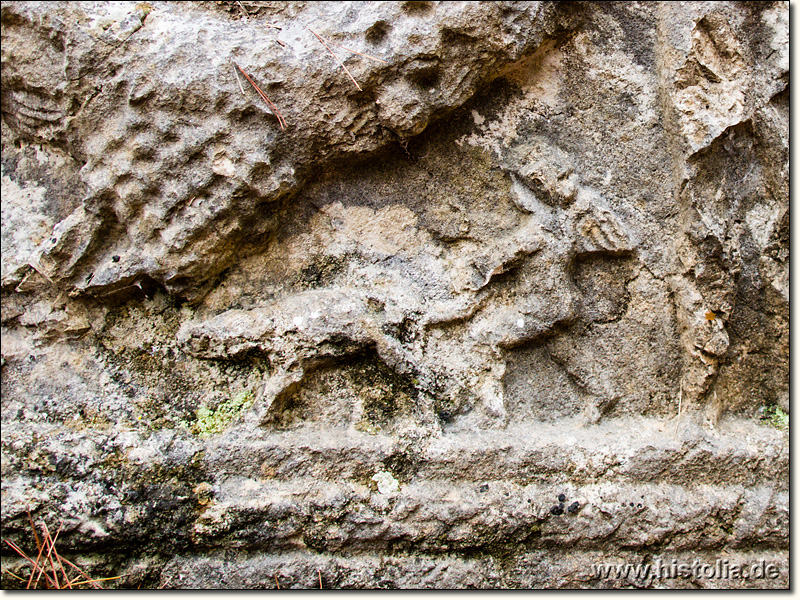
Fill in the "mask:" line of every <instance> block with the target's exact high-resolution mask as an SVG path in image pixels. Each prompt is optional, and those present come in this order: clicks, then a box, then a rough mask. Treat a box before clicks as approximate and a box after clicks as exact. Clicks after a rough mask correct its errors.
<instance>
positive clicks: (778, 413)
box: [761, 406, 789, 431]
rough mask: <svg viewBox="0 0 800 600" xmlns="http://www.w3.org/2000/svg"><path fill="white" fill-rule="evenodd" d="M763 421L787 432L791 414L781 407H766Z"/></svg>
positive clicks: (762, 417) (763, 412)
mask: <svg viewBox="0 0 800 600" xmlns="http://www.w3.org/2000/svg"><path fill="white" fill-rule="evenodd" d="M761 420H762V421H764V422H765V423H766V424H767V425H771V426H772V427H774V428H775V429H780V430H781V431H787V430H788V429H789V413H787V412H786V411H785V410H783V409H782V408H781V407H780V406H765V407H764V409H763V411H762V416H761Z"/></svg>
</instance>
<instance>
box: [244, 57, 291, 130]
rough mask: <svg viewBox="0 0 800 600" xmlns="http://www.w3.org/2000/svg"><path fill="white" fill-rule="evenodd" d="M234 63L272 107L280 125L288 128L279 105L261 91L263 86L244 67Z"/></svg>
mask: <svg viewBox="0 0 800 600" xmlns="http://www.w3.org/2000/svg"><path fill="white" fill-rule="evenodd" d="M233 64H234V65H235V66H236V68H237V69H239V70H240V71H241V72H242V75H244V78H245V79H247V81H249V82H250V85H252V86H253V87H254V88H255V90H256V92H258V95H259V96H261V99H262V100H263V101H264V102H266V103H267V106H269V108H270V110H271V111H272V113H273V114H274V115H275V116H276V117H277V118H278V125H280V126H281V129H286V120H285V119H284V118H283V115H282V114H281V113H280V111H279V110H278V107H277V106H275V105H274V104H273V103H272V100H270V99H269V98H267V95H266V94H265V93H264V92H263V91H261V88H260V87H258V85H256V82H255V81H253V80H252V79H251V78H250V75H248V74H247V73H245V71H244V69H242V67H240V66H239V65H237V64H236V63H233Z"/></svg>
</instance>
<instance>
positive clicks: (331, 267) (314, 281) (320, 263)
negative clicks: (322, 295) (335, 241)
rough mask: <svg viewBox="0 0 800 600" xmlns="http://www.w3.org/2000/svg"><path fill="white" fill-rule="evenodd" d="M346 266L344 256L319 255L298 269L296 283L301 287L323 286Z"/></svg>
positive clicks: (331, 280) (330, 281) (331, 281)
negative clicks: (298, 273)
mask: <svg viewBox="0 0 800 600" xmlns="http://www.w3.org/2000/svg"><path fill="white" fill-rule="evenodd" d="M346 268H347V259H346V258H337V257H333V256H320V257H318V258H316V259H315V260H314V261H313V262H311V263H310V264H308V265H307V266H306V267H304V268H303V269H302V270H301V271H300V275H299V277H298V283H300V286H301V287H302V288H303V289H311V288H318V287H325V286H327V285H330V284H331V283H333V281H334V280H335V279H336V277H338V276H339V275H340V274H341V273H342V272H344V271H345V269H346Z"/></svg>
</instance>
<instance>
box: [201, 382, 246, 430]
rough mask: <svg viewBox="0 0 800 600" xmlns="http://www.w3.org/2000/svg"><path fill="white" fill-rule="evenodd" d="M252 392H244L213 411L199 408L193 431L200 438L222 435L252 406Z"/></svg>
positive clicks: (202, 407)
mask: <svg viewBox="0 0 800 600" xmlns="http://www.w3.org/2000/svg"><path fill="white" fill-rule="evenodd" d="M253 399H254V398H253V392H252V391H250V390H244V391H242V392H240V393H238V394H236V395H235V396H232V397H231V398H229V399H228V400H226V401H224V402H222V403H220V404H219V405H218V406H217V407H216V408H215V409H211V408H209V407H208V406H201V407H200V408H198V409H197V422H196V423H195V425H194V428H193V431H194V432H195V433H196V434H198V435H199V436H200V437H209V436H212V435H215V434H218V433H222V432H223V431H224V430H225V429H226V428H227V427H228V426H229V425H230V424H231V423H232V422H233V421H234V420H235V419H236V418H237V417H239V415H241V414H242V413H243V412H244V411H245V410H247V409H248V408H250V407H251V406H252V405H253Z"/></svg>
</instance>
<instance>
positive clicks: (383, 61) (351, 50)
mask: <svg viewBox="0 0 800 600" xmlns="http://www.w3.org/2000/svg"><path fill="white" fill-rule="evenodd" d="M312 33H313V32H312ZM328 41H329V42H330V43H331V44H333V45H334V46H338V47H339V48H341V49H342V50H347V51H348V52H352V53H353V54H358V55H359V56H363V57H364V58H371V59H372V60H377V61H378V62H382V63H383V64H385V65H388V64H389V63H388V62H386V61H385V60H383V59H381V58H376V57H374V56H370V55H369V54H364V53H363V52H359V51H358V50H353V49H352V48H348V47H347V46H342V45H341V44H337V43H336V42H334V41H333V40H328Z"/></svg>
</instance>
